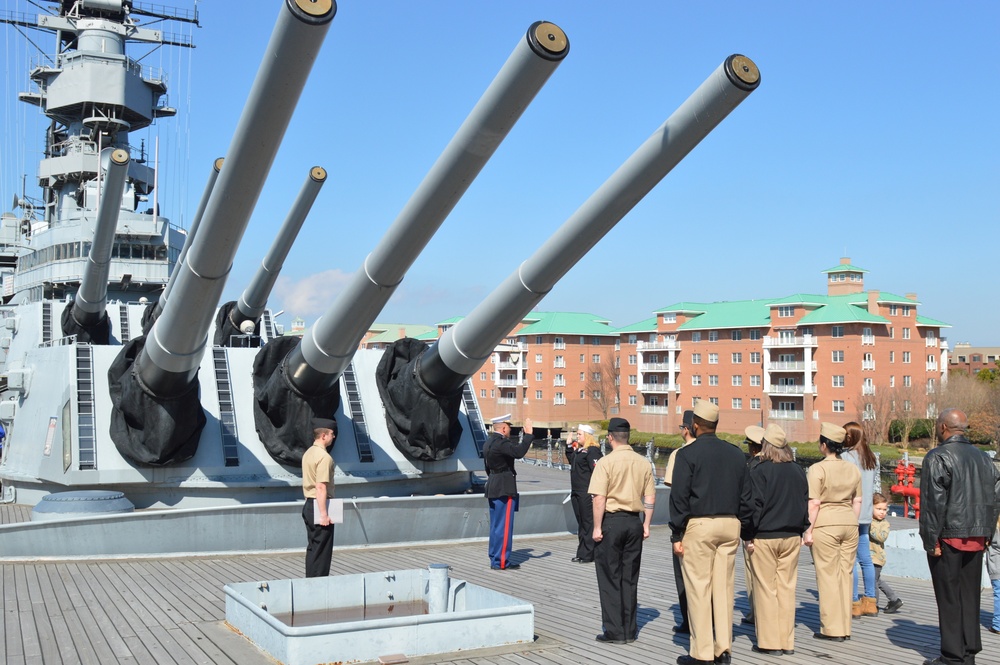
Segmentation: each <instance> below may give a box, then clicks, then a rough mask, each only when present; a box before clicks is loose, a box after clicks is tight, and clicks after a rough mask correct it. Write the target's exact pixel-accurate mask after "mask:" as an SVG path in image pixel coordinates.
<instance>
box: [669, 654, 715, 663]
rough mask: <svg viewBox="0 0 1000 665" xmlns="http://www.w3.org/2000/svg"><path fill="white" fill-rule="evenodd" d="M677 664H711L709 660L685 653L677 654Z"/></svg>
mask: <svg viewBox="0 0 1000 665" xmlns="http://www.w3.org/2000/svg"><path fill="white" fill-rule="evenodd" d="M677 665H712V661H710V660H698V659H697V658H693V657H691V656H689V655H687V654H684V655H683V656H677Z"/></svg>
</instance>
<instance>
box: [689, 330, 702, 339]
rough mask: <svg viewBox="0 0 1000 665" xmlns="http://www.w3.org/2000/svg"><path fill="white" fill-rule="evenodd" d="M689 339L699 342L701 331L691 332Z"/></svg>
mask: <svg viewBox="0 0 1000 665" xmlns="http://www.w3.org/2000/svg"><path fill="white" fill-rule="evenodd" d="M691 341H692V342H700V341H701V331H696V332H693V333H691Z"/></svg>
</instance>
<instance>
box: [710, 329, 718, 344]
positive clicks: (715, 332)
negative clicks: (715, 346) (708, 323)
mask: <svg viewBox="0 0 1000 665" xmlns="http://www.w3.org/2000/svg"><path fill="white" fill-rule="evenodd" d="M708 341H709V342H718V341H719V331H718V330H709V331H708Z"/></svg>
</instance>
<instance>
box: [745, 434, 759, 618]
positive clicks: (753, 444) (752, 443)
mask: <svg viewBox="0 0 1000 665" xmlns="http://www.w3.org/2000/svg"><path fill="white" fill-rule="evenodd" d="M743 434H744V435H745V437H746V438H744V439H743V443H744V444H746V447H747V454H749V455H750V458H749V459H748V460H747V468H748V469H749V470H750V471H751V472H753V469H754V467H755V466H757V465H758V464H760V462H761V459H760V451H761V449H762V448H763V443H762V442H763V440H764V428H763V427H761V426H760V425H750V426H749V427H747V428H746V429H745V430H743ZM752 567H753V560H752V559H751V557H750V553H749V552H748V551H747V544H746V541H744V543H743V572H744V575H743V579H744V580H746V587H747V601H748V602H749V603H750V611H749V612H747V614H746V616H745V617H743V619H741V620H740V623H748V624H750V625H753V623H754V616H755V614H754V603H753V570H752Z"/></svg>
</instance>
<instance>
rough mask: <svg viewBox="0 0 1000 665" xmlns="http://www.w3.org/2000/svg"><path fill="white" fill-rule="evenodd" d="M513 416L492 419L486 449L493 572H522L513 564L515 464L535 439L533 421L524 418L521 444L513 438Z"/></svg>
mask: <svg viewBox="0 0 1000 665" xmlns="http://www.w3.org/2000/svg"><path fill="white" fill-rule="evenodd" d="M509 418H510V414H507V415H505V416H500V417H499V418H494V419H493V421H492V422H493V432H492V433H491V434H490V435H489V437H488V438H487V439H486V443H485V444H484V445H483V463H484V464H485V466H486V500H487V501H489V504H490V548H489V555H490V568H492V569H493V570H506V569H508V568H520V565H519V564H516V563H511V562H510V553H511V548H512V546H513V541H514V513H515V512H517V471H516V470H515V469H514V460H516V459H520V458H522V457H524V456H525V454H527V452H528V448H530V447H531V442H532V441H534V439H535V437H534V434H532V428H531V419H530V418H525V420H524V427H523V429H522V436H521V441H520V442H519V443H518V442H515V441H513V440H512V439H511V438H510V429H511V423H510V421H509Z"/></svg>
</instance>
